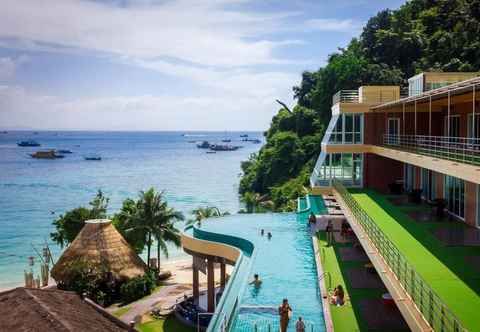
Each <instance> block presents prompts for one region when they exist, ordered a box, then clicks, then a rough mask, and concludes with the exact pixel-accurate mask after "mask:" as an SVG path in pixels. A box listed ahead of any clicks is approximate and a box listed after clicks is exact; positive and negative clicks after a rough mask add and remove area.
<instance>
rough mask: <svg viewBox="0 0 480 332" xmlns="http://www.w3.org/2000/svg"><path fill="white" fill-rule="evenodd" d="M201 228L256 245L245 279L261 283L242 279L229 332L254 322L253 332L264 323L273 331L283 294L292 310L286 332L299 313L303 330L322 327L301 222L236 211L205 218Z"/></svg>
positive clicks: (311, 257) (310, 254)
mask: <svg viewBox="0 0 480 332" xmlns="http://www.w3.org/2000/svg"><path fill="white" fill-rule="evenodd" d="M202 229H204V230H207V231H210V232H215V233H223V234H230V235H234V236H237V237H241V238H244V239H247V240H249V241H251V242H252V243H253V244H254V246H255V250H254V254H253V256H252V257H253V260H252V264H251V271H250V272H249V278H248V279H249V280H251V279H253V274H255V273H258V274H259V275H260V278H261V279H262V281H263V283H262V285H261V287H260V288H258V289H256V288H255V287H253V286H251V285H248V284H247V283H246V282H244V284H243V288H242V289H240V290H239V291H240V311H239V314H238V315H237V317H236V320H235V322H234V325H233V328H232V331H234V332H246V331H254V329H255V325H257V331H258V332H260V331H268V325H270V326H271V327H272V330H271V331H274V330H275V329H274V328H275V327H276V326H277V327H278V316H277V315H276V310H277V308H278V306H279V305H280V304H281V302H282V299H283V298H288V300H289V302H290V305H291V306H292V308H293V317H292V320H291V323H290V326H289V331H294V330H295V329H294V325H295V324H294V323H295V321H296V320H297V317H298V316H302V317H303V319H304V320H305V321H306V322H307V327H308V331H315V332H318V331H324V330H325V326H324V320H323V311H322V299H321V297H320V295H319V289H318V278H317V270H316V265H315V258H314V253H313V247H312V240H311V237H310V234H309V231H308V228H307V224H306V223H305V222H301V221H297V218H296V215H294V214H257V215H235V216H230V217H226V218H222V219H218V220H211V221H208V222H206V223H204V224H203V225H202ZM261 229H264V230H265V234H266V233H267V232H271V233H272V235H273V236H272V239H271V240H268V239H267V237H266V235H265V236H261V235H260V230H261ZM231 296H234V295H231ZM253 307H257V308H253ZM258 307H261V308H262V309H258ZM312 328H313V329H312Z"/></svg>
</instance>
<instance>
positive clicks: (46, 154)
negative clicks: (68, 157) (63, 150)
mask: <svg viewBox="0 0 480 332" xmlns="http://www.w3.org/2000/svg"><path fill="white" fill-rule="evenodd" d="M30 156H31V157H32V158H35V159H60V158H64V157H65V156H64V155H61V154H58V153H57V152H56V151H55V150H47V151H37V152H35V153H32V154H30Z"/></svg>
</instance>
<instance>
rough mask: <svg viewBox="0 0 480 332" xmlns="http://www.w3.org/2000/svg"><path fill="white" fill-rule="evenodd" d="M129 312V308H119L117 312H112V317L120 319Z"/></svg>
mask: <svg viewBox="0 0 480 332" xmlns="http://www.w3.org/2000/svg"><path fill="white" fill-rule="evenodd" d="M129 310H130V307H129V306H125V307H121V308H119V309H118V310H115V311H114V312H112V315H113V316H115V317H120V316H123V315H125V314H126V313H127V312H128V311H129Z"/></svg>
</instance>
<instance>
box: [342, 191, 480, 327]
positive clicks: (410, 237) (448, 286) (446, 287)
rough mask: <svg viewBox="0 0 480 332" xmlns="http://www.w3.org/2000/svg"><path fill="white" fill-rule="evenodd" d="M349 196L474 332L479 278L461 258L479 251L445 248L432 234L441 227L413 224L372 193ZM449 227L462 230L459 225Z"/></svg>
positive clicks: (464, 248) (382, 197)
mask: <svg viewBox="0 0 480 332" xmlns="http://www.w3.org/2000/svg"><path fill="white" fill-rule="evenodd" d="M350 192H351V193H352V194H353V197H354V198H355V200H356V201H357V202H359V203H360V205H361V207H362V208H363V209H364V210H365V211H366V212H367V213H368V215H369V216H370V217H371V218H372V219H373V220H374V221H375V223H376V224H377V225H378V226H379V227H380V228H381V229H382V231H383V232H384V233H385V235H386V236H387V237H388V238H389V239H390V240H391V241H392V242H393V243H394V244H395V245H396V246H397V247H398V248H399V250H400V251H401V252H402V253H403V255H404V256H405V257H406V259H407V261H408V262H409V263H410V264H411V265H412V266H413V267H414V268H415V270H416V271H417V272H418V273H419V274H420V276H422V278H423V279H424V280H425V281H426V283H427V284H428V285H429V286H430V287H431V288H432V289H433V290H434V291H435V292H436V293H437V294H438V296H439V297H440V298H441V299H442V300H443V302H444V303H445V304H446V305H447V307H448V308H450V310H451V311H452V312H453V313H454V314H455V315H456V316H457V317H458V318H459V319H460V321H461V322H462V323H463V324H464V325H465V327H466V328H467V329H469V330H470V331H478V330H479V326H480V325H479V323H478V308H480V296H479V294H480V278H479V273H478V272H476V271H475V270H473V269H472V267H470V266H468V265H467V264H466V263H465V260H464V258H465V256H468V255H480V247H447V246H445V245H443V244H442V243H441V242H440V241H439V240H438V239H436V238H435V236H434V235H433V234H432V230H434V229H435V228H437V227H440V226H445V224H443V225H442V224H439V223H418V222H415V221H414V220H412V219H411V218H410V217H409V216H408V215H407V214H405V211H404V209H402V208H399V207H397V206H394V205H393V204H391V203H390V202H389V201H388V200H387V199H386V198H385V196H383V195H381V194H379V193H377V192H375V191H373V190H368V189H367V190H351V191H350ZM449 227H466V226H465V225H462V224H461V223H460V222H459V223H458V224H450V225H449Z"/></svg>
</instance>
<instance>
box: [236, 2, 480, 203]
mask: <svg viewBox="0 0 480 332" xmlns="http://www.w3.org/2000/svg"><path fill="white" fill-rule="evenodd" d="M479 69H480V0H472V1H467V0H440V1H434V0H412V1H408V2H407V3H405V4H404V5H403V6H401V7H400V8H399V9H398V10H394V11H391V10H388V9H387V10H383V11H381V12H379V13H378V14H377V15H376V16H374V17H372V18H370V20H369V21H368V22H367V24H366V25H365V26H364V28H363V31H362V33H361V35H360V36H359V37H358V38H355V39H353V40H352V41H351V42H350V43H349V45H348V46H347V47H346V48H343V49H339V50H338V52H336V53H335V54H332V55H331V56H330V57H329V59H328V61H327V65H326V66H325V67H322V68H320V69H319V70H318V71H315V72H304V73H303V74H302V81H301V83H300V85H299V86H295V87H293V93H294V97H295V99H296V101H297V105H296V106H295V107H294V108H293V110H291V111H290V110H288V109H286V108H282V109H280V110H279V111H278V114H277V115H275V116H274V117H273V119H272V123H271V125H270V128H269V129H268V130H267V131H266V132H265V136H266V140H267V141H266V144H265V146H263V147H262V149H261V150H260V151H259V153H258V154H256V155H252V156H251V158H250V159H249V160H248V161H245V162H243V163H242V170H243V172H244V174H243V177H242V180H241V182H240V194H242V195H244V194H245V193H251V192H254V193H258V194H260V197H262V200H265V201H266V200H268V201H271V203H272V204H271V205H272V206H273V207H274V209H275V210H279V211H289V210H293V209H294V208H295V201H294V199H295V198H296V197H297V196H299V195H303V194H304V193H305V188H306V187H308V179H309V176H310V173H311V171H312V169H313V165H314V163H315V161H316V158H317V157H318V154H319V153H320V142H321V139H322V137H323V133H324V131H325V128H326V126H327V125H328V121H329V119H330V113H331V111H330V108H331V104H332V102H331V100H332V95H333V94H335V93H336V92H337V91H338V90H343V89H357V88H358V87H359V86H360V85H368V84H400V85H406V80H407V78H408V77H411V76H413V75H415V74H416V73H419V72H422V71H478V70H479Z"/></svg>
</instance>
